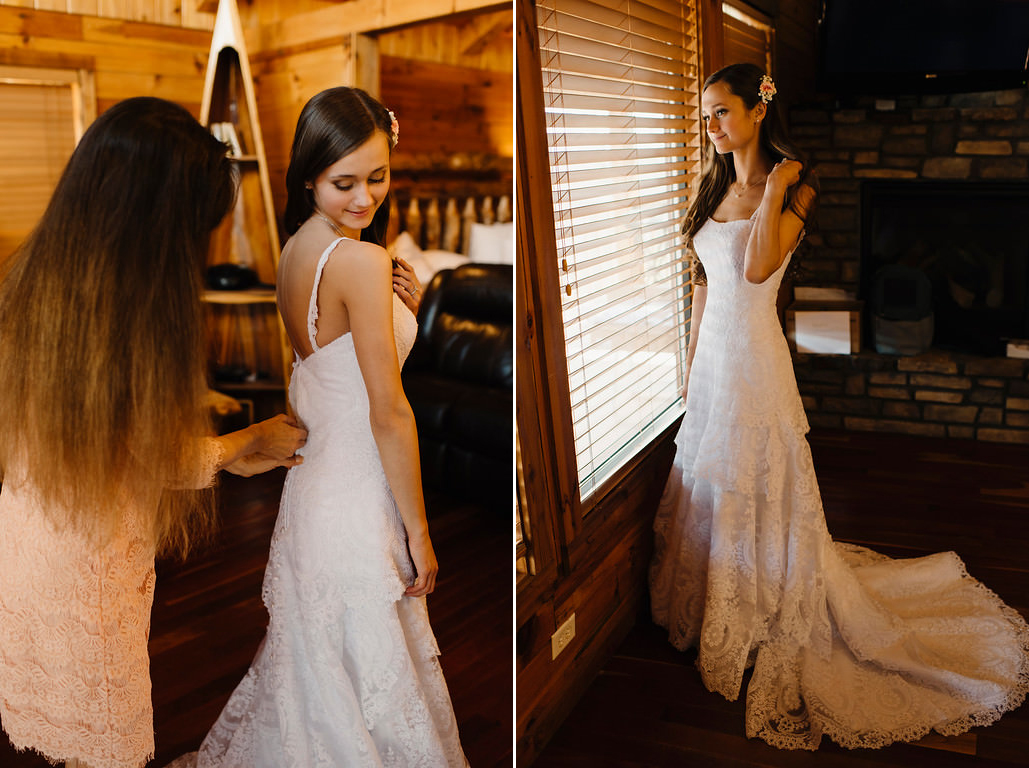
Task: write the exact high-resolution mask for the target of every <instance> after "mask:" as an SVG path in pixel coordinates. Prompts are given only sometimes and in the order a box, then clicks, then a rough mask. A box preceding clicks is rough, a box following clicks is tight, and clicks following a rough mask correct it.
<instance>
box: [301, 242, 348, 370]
mask: <svg viewBox="0 0 1029 768" xmlns="http://www.w3.org/2000/svg"><path fill="white" fill-rule="evenodd" d="M346 239H347V238H345V237H337V238H336V239H335V240H333V241H332V242H331V243H329V245H328V246H327V247H326V249H325V250H324V251H323V252H322V255H321V256H320V257H319V259H318V266H317V268H316V269H315V270H314V285H312V286H311V301H310V302H309V303H308V305H307V340H308V341H310V342H311V349H312V350H313V351H317V350H318V349H319V347H318V342H317V341H315V336H317V335H318V285H319V284H320V283H321V281H322V270H324V269H325V264H326V262H328V260H329V254H330V253H332V249H333V248H335V247H336V246H337V245H339V243H340V241H342V240H346Z"/></svg>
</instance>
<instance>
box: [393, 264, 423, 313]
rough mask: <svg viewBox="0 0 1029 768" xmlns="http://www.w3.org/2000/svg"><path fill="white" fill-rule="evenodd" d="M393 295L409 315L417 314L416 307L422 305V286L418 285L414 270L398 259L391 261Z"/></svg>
mask: <svg viewBox="0 0 1029 768" xmlns="http://www.w3.org/2000/svg"><path fill="white" fill-rule="evenodd" d="M393 293H395V294H396V295H397V296H399V297H400V300H401V301H402V302H404V306H406V307H407V308H408V309H409V310H411V314H414V315H417V314H418V307H419V305H420V304H421V303H422V286H421V285H420V284H419V283H418V277H417V276H416V275H415V273H414V268H413V267H412V266H411V265H410V264H408V263H407V262H406V261H404V260H403V259H401V258H399V257H397V258H395V259H393Z"/></svg>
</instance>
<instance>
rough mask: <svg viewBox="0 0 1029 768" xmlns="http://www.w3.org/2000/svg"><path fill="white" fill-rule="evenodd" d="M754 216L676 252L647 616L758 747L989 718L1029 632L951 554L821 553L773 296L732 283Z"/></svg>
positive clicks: (825, 544)
mask: <svg viewBox="0 0 1029 768" xmlns="http://www.w3.org/2000/svg"><path fill="white" fill-rule="evenodd" d="M753 222H754V219H753V217H752V218H751V219H744V220H738V221H727V222H717V221H714V220H709V221H708V222H707V223H706V224H705V225H704V226H703V227H702V228H701V230H700V231H699V232H698V233H697V235H696V236H695V238H694V247H695V248H696V250H697V253H698V255H699V257H700V259H701V261H702V263H703V265H704V268H705V271H706V273H707V277H708V289H707V290H708V295H707V302H706V305H705V308H704V313H703V317H702V320H701V323H700V330H699V335H698V337H697V349H696V354H695V358H694V362H693V366H692V373H691V376H690V381H689V389H688V393H687V400H686V415H685V416H684V418H683V422H682V426H681V428H680V430H679V433H678V436H677V438H676V456H675V460H674V463H673V465H672V471H671V475H670V477H669V479H668V484H667V486H666V488H665V491H664V495H663V497H662V499H661V504H660V507H659V510H658V513H657V517H656V520H655V526H654V527H655V533H656V539H655V557H654V561H653V563H652V565H651V571H650V590H651V600H652V610H653V617H654V620H655V621H656V622H657V623H658V624H660V625H661V626H663V627H666V628H667V629H668V633H669V638H670V640H671V642H672V643H673V645H675V646H676V647H677V648H679V649H680V650H684V649H686V648H687V647H690V646H694V645H696V646H698V656H697V666H698V667H699V669H700V673H701V676H702V678H703V680H704V683H705V685H706V686H707V687H708V688H709V689H710V690H712V691H717V692H718V693H721V694H722V695H723V696H725V697H726V698H727V699H730V700H735V699H736V698H737V696H738V695H739V693H740V689H741V685H742V681H743V673H744V669H745V668H747V667H748V666H750V665H753V667H754V672H753V676H752V678H751V680H750V683H749V686H748V689H747V715H746V729H747V735H748V736H759V737H760V738H762V739H764V740H765V741H767V742H768V743H769V744H772V745H774V746H776V747H781V748H806V749H814V748H816V747H817V746H818V743H819V741H820V739H821V737H822V735H823V734H825V735H828V736H829V737H831V738H832V739H833V740H834V741H836V742H838V743H839V744H841V745H843V746H845V747H851V748H853V747H881V746H884V745H886V744H889V743H891V742H893V741H897V740H912V739H916V738H919V737H921V736H923V735H925V734H926V733H927V732H928V731H929V730H931V729H935V730H936V731H938V732H940V733H942V734H956V733H960V732H962V731H965V730H967V729H968V728H970V727H972V726H974V725H985V724H988V723H991V722H993V721H995V720H996V719H997V718H999V717H1000V716H1001V714H1003V713H1004V712H1005V711H1008V710H1010V709H1013V708H1015V707H1017V706H1018V705H1019V704H1020V703H1021V702H1022V700H1023V698H1024V697H1025V694H1026V690H1027V689H1029V627H1027V626H1026V622H1025V621H1024V620H1023V619H1022V617H1021V616H1019V615H1018V614H1017V613H1016V612H1015V611H1014V610H1013V609H1011V608H1010V607H1008V606H1006V605H1005V604H1004V603H1003V602H1002V601H1001V600H1000V599H999V598H998V597H997V596H996V595H995V594H994V593H993V592H991V591H990V590H989V589H987V588H986V587H985V586H983V585H982V584H980V583H979V582H978V581H976V580H974V579H973V578H971V577H970V576H969V575H968V573H967V572H966V571H965V567H964V564H963V563H962V562H961V560H960V558H959V557H958V556H957V555H956V554H955V553H953V552H944V553H941V554H935V555H930V556H928V557H921V558H915V559H909V560H892V559H890V558H888V557H885V556H882V555H879V554H876V553H874V552H872V551H870V550H868V549H865V548H862V547H856V546H848V545H845V544H842V543H834V542H833V541H832V539H831V538H830V536H829V533H828V531H827V529H826V524H825V516H824V514H823V511H822V502H821V496H820V494H819V490H818V484H817V481H816V479H815V472H814V468H813V465H812V462H811V452H810V449H809V447H808V444H807V440H806V438H805V434H806V432H807V430H808V424H807V419H806V417H805V415H804V409H803V406H802V404H801V400H800V395H799V394H798V392H797V385H796V380H795V378H794V374H793V365H792V360H791V357H790V352H789V349H788V347H787V344H786V340H785V339H784V338H783V335H782V331H781V328H780V325H779V322H778V319H777V316H776V311H775V298H776V294H777V292H778V288H779V283H780V282H781V280H782V275H783V272H784V271H785V269H786V265H787V264H788V262H789V259H788V258H787V259H786V263H784V264H783V265H782V267H780V269H779V270H778V271H777V273H776V274H775V275H773V276H772V277H771V278H769V279H768V280H767V281H766V282H764V283H762V284H759V285H753V284H750V283H748V282H747V281H746V280H745V279H744V277H743V259H744V251H745V247H746V243H747V238H748V237H749V235H750V232H751V229H752V227H753V226H754V224H753Z"/></svg>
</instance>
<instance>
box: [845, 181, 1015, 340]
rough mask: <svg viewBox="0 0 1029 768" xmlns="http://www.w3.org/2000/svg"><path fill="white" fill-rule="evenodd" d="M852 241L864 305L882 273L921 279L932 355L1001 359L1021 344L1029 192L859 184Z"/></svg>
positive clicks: (958, 185)
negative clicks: (928, 303)
mask: <svg viewBox="0 0 1029 768" xmlns="http://www.w3.org/2000/svg"><path fill="white" fill-rule="evenodd" d="M860 242H861V267H860V269H861V272H860V296H862V297H863V298H865V299H866V300H868V299H870V297H871V295H872V293H871V285H872V279H873V277H874V275H876V274H877V273H879V270H881V269H883V268H884V267H890V266H893V265H900V266H904V267H907V268H909V269H914V270H917V271H918V273H920V274H923V275H925V276H926V278H927V279H928V281H929V284H930V285H931V287H932V294H931V295H932V310H933V314H934V317H933V321H934V322H933V326H934V328H933V330H934V332H933V340H932V344H933V347H935V348H936V349H940V350H949V351H954V352H965V353H969V354H972V355H982V356H986V357H998V356H999V357H1003V356H1004V355H1005V353H1006V349H1007V341H1008V340H1009V339H1029V302H1027V293H1029V183H1025V182H999V181H984V180H977V181H936V180H934V181H922V180H919V181H878V180H876V181H872V180H869V181H865V182H863V183H862V185H861V239H860ZM897 301H898V302H903V301H904V297H903V296H900V297H898V298H897ZM868 314H869V315H870V314H871V312H869V313H868ZM866 328H867V329H868V331H869V333H868V338H869V340H870V342H871V341H874V330H873V329H872V328H871V326H870V325H868V326H866ZM869 346H871V344H870V345H869Z"/></svg>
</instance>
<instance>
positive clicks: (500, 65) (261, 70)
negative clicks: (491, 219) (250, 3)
mask: <svg viewBox="0 0 1029 768" xmlns="http://www.w3.org/2000/svg"><path fill="white" fill-rule="evenodd" d="M267 11H268V9H267V8H264V9H262V17H261V19H260V23H261V24H262V25H268V24H269V23H271V22H273V21H274V19H271V18H269V16H268V13H267ZM511 16H512V14H511V11H509V10H505V11H499V12H498V11H485V12H480V13H473V14H465V15H461V16H458V17H455V18H453V19H448V20H444V21H434V22H425V23H422V24H414V25H410V26H407V27H404V28H401V29H397V30H392V31H388V32H383V33H381V34H378V35H376V36H375V38H374V41H373V43H372V45H373V46H374V45H375V44H377V46H378V51H379V56H380V60H379V63H378V69H379V72H380V75H381V87H380V90H379V97H380V99H381V100H382V101H383V103H384V104H386V105H387V106H388V107H390V108H391V109H393V110H394V111H395V112H396V114H397V116H398V118H399V120H400V122H401V129H400V134H401V138H400V145H399V149H398V153H397V154H396V155H395V157H394V184H395V185H399V187H400V188H403V187H404V186H406V185H407V184H408V183H409V181H410V174H405V171H404V169H405V168H407V169H411V168H414V169H419V168H421V169H424V168H426V167H428V166H435V167H439V166H449V167H454V168H456V169H457V170H458V171H459V173H460V174H464V175H465V176H467V175H468V167H469V162H471V163H475V162H481V158H484V157H486V158H490V160H489V161H488V162H489V163H490V164H491V165H493V166H496V165H500V166H502V167H503V168H504V171H503V173H504V176H503V180H502V183H501V185H500V186H502V187H503V188H504V189H506V190H508V191H509V190H510V186H511V184H510V179H511V178H512V173H513V171H512V164H513V160H512V158H513V154H514V153H513V143H514V140H513V135H512V129H511V125H512V120H513V114H514V112H513V104H512V102H513V99H512V89H511V78H512V73H513V71H514V62H513V58H514V57H513V53H512V50H511V41H512V34H511V26H512V21H511ZM243 23H244V25H245V26H249V27H250V28H251V29H252V28H253V21H252V20H251V21H250V22H248V21H246V20H244V22H243ZM310 34H311V35H312V36H316V39H315V38H314V37H313V42H312V43H310V44H304V43H302V42H301V43H297V44H294V45H290V46H289V48H287V49H278V48H274V49H266V50H263V51H256V52H255V51H251V52H250V59H251V67H252V70H253V74H254V80H255V82H256V87H257V109H258V113H259V114H260V119H261V129H262V131H263V133H264V144H265V154H266V155H267V158H268V171H269V175H270V176H271V185H272V196H273V197H274V198H275V209H276V211H277V212H278V213H279V214H280V215H281V213H282V211H283V210H284V209H285V205H286V198H285V177H286V168H287V167H288V165H289V149H290V144H291V143H292V140H293V132H294V129H295V128H296V121H297V118H298V117H299V115H300V110H301V109H302V108H303V105H304V104H305V103H306V102H307V101H308V99H310V98H311V97H312V96H314V95H315V94H317V93H318V92H320V91H322V90H324V89H326V88H331V87H334V86H338V85H347V84H352V83H353V81H354V77H355V71H356V67H360V63H358V64H357V65H356V67H355V61H354V60H355V57H358V58H359V57H360V55H361V51H354V50H353V49H352V46H354V45H355V44H358V43H360V39H359V38H356V37H354V36H350V35H345V36H341V37H340V38H338V39H336V40H335V41H333V42H332V44H330V45H325V44H324V43H323V42H319V41H320V40H323V39H324V36H325V32H324V30H323V29H319V28H312V29H311V30H310ZM248 39H260V36H257V35H255V36H253V37H250V36H248ZM457 155H460V156H461V157H459V158H458V160H457V162H456V163H455V162H454V158H455V156H457ZM505 161H506V162H505ZM441 191H442V189H441Z"/></svg>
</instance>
